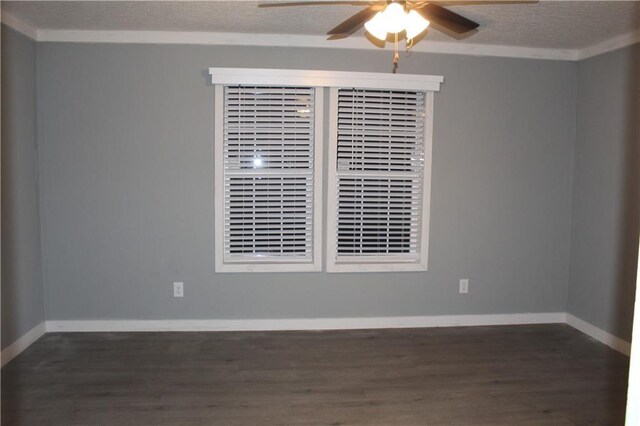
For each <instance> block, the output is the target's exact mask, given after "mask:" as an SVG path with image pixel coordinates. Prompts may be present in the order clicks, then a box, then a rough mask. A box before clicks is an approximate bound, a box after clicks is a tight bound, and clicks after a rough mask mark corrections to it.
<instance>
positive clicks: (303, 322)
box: [47, 312, 565, 332]
mask: <svg viewBox="0 0 640 426" xmlns="http://www.w3.org/2000/svg"><path fill="white" fill-rule="evenodd" d="M564 322H565V313H564V312H549V313H531V314H497V315H442V316H412V317H377V318H298V319H238V320H223V319H220V320H97V321H96V320H88V321H47V331H52V332H53V331H57V332H92V331H93V332H96V331H97V332H100V331H103V332H104V331H275V330H354V329H374V328H422V327H455V326H477V325H509V324H511V325H513V324H549V323H564Z"/></svg>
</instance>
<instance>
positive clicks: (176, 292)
mask: <svg viewBox="0 0 640 426" xmlns="http://www.w3.org/2000/svg"><path fill="white" fill-rule="evenodd" d="M173 297H184V283H173Z"/></svg>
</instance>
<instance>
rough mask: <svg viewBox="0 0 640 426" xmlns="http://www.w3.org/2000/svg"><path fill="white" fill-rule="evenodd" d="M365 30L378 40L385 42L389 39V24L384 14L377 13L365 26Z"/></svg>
mask: <svg viewBox="0 0 640 426" xmlns="http://www.w3.org/2000/svg"><path fill="white" fill-rule="evenodd" d="M364 28H365V29H366V30H367V31H368V32H369V34H371V35H372V36H374V37H375V38H377V39H378V40H382V41H385V40H386V39H387V24H386V21H385V17H384V15H383V12H378V13H376V14H375V15H374V16H373V18H371V19H370V20H369V21H368V22H366V23H365V24H364Z"/></svg>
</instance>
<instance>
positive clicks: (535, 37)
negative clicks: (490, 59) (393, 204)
mask: <svg viewBox="0 0 640 426" xmlns="http://www.w3.org/2000/svg"><path fill="white" fill-rule="evenodd" d="M445 3H446V2H440V4H445ZM456 3H457V4H456ZM460 3H462V4H460ZM469 3H471V4H469ZM494 3H495V2H494ZM258 4H259V2H257V1H197V2H191V1H160V2H158V1H36V2H32V1H3V2H2V10H3V13H5V12H9V14H11V15H13V16H14V17H15V18H18V19H19V20H21V21H23V22H24V23H26V24H28V25H30V26H32V27H34V28H37V29H51V30H153V31H203V32H230V33H258V34H264V33H267V34H304V35H324V34H325V33H326V32H327V30H329V29H330V28H332V27H334V26H335V25H337V24H338V23H340V22H341V21H343V20H344V19H346V18H347V17H349V16H350V15H352V14H354V13H356V12H358V11H359V10H361V9H362V8H363V7H365V5H366V3H362V4H361V5H353V6H352V5H323V6H314V5H309V6H298V7H286V8H285V7H277V8H275V7H272V8H259V7H258ZM445 5H446V4H445ZM447 7H448V8H449V9H451V10H452V11H455V12H457V13H460V14H462V15H463V16H465V17H467V18H470V19H472V20H474V21H476V22H479V23H480V28H479V31H478V32H477V33H475V34H472V35H470V36H468V37H466V38H465V39H464V40H459V41H456V40H454V39H452V38H451V37H449V36H447V35H445V34H443V33H441V32H439V31H437V30H436V29H431V30H430V31H429V33H428V35H427V37H426V40H431V41H453V42H458V43H474V44H491V45H507V46H522V47H539V48H551V49H581V48H584V47H587V46H591V45H594V44H596V43H599V42H601V41H604V40H608V39H611V38H613V37H616V36H620V35H623V34H627V33H630V32H632V31H638V30H639V29H640V1H541V2H538V3H520V4H513V3H510V4H507V3H505V4H473V2H469V1H467V2H453V4H449V5H447ZM358 36H359V37H362V30H361V31H359V32H358V33H356V35H355V37H358ZM330 43H331V42H327V47H330V46H331V44H330Z"/></svg>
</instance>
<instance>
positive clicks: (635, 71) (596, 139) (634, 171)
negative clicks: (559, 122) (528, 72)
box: [567, 44, 640, 340]
mask: <svg viewBox="0 0 640 426" xmlns="http://www.w3.org/2000/svg"><path fill="white" fill-rule="evenodd" d="M639 164H640V44H636V45H634V46H630V47H627V48H624V49H620V50H617V51H614V52H610V53H606V54H604V55H600V56H596V57H593V58H591V59H587V60H585V61H581V62H580V63H579V65H578V111H577V137H576V159H575V187H574V196H573V200H574V201H573V231H572V238H571V241H572V246H571V279H570V285H569V297H568V304H567V306H568V312H569V313H571V314H573V315H575V316H577V317H579V318H582V319H583V320H585V321H588V322H590V323H592V324H594V325H596V326H598V327H600V328H602V329H604V330H606V331H608V332H610V333H613V334H614V335H616V336H619V337H621V338H623V339H626V340H630V339H631V326H632V319H633V301H634V295H635V285H634V283H635V278H636V261H637V255H638V218H639V217H640V209H639V206H638V200H639V198H640V191H639V186H638V185H639V183H640V167H639V166H638V165H639Z"/></svg>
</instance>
